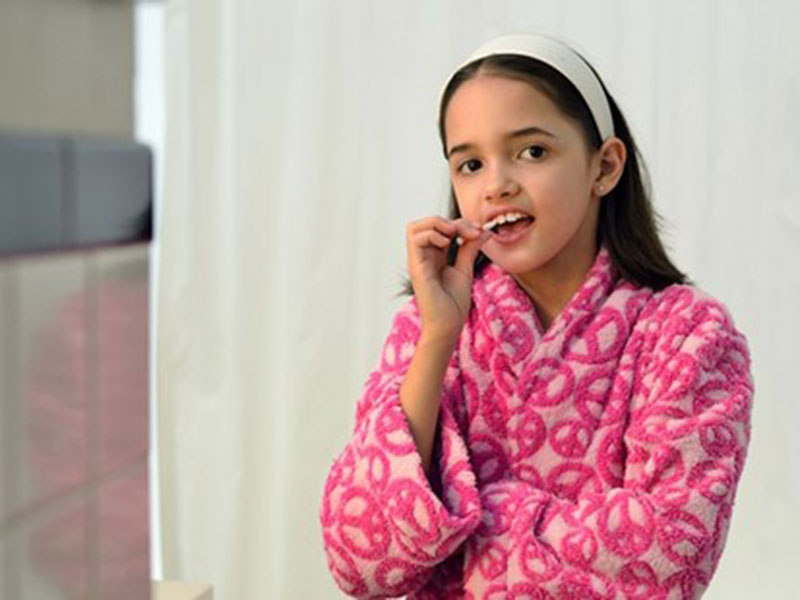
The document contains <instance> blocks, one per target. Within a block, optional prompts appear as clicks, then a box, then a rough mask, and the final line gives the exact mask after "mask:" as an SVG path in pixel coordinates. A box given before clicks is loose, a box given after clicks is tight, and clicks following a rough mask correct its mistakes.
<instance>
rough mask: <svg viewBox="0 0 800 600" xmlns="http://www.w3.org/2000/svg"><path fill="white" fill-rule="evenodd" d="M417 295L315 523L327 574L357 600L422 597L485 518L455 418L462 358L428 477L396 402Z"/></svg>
mask: <svg viewBox="0 0 800 600" xmlns="http://www.w3.org/2000/svg"><path fill="white" fill-rule="evenodd" d="M420 325H421V321H420V316H419V310H418V306H417V303H416V298H415V297H412V298H411V300H410V301H409V302H407V303H406V304H405V305H403V306H402V307H401V309H400V310H399V311H398V312H397V314H396V315H395V317H394V319H393V322H392V325H391V331H390V332H389V335H388V337H387V338H386V341H385V342H384V345H383V349H382V352H381V356H380V359H379V361H378V362H377V364H376V365H375V367H374V369H373V370H372V372H371V373H370V375H369V377H368V378H367V381H366V384H365V386H364V388H363V392H362V394H361V397H360V398H359V400H358V402H357V404H356V416H355V427H354V431H353V435H352V437H351V439H350V440H349V442H348V443H347V445H346V446H345V448H344V450H343V451H342V452H341V454H340V455H339V456H338V457H337V458H336V459H335V461H334V463H333V465H332V466H331V468H330V470H329V472H328V474H327V477H326V480H325V488H324V491H323V497H322V504H321V506H320V511H319V519H320V524H321V527H322V535H323V546H324V549H325V553H326V559H327V564H328V568H329V570H330V572H331V574H332V575H333V577H334V580H335V581H336V583H337V585H338V586H339V588H340V589H341V590H342V591H344V592H345V593H347V594H348V595H350V596H355V597H358V598H384V597H397V596H401V595H404V594H409V593H411V592H414V591H417V590H419V589H420V588H422V587H423V586H424V585H425V584H426V582H427V581H428V579H429V578H430V576H431V574H432V572H433V569H434V567H435V566H436V565H437V564H439V563H441V562H443V561H444V560H445V559H447V558H448V557H449V556H451V555H453V554H454V552H455V551H456V550H457V549H458V548H459V546H460V545H461V544H462V543H463V542H464V541H465V539H466V538H467V537H468V536H469V535H470V534H471V533H472V532H473V531H474V530H475V528H476V527H477V525H478V521H479V519H480V507H479V504H478V491H477V487H476V483H475V475H474V473H473V471H472V469H471V468H470V466H469V460H468V455H467V449H466V447H465V444H464V441H463V437H462V433H461V432H460V426H459V423H458V422H457V417H456V413H455V412H454V410H453V408H452V407H453V405H454V403H455V402H461V387H460V386H461V384H460V376H459V369H458V360H457V356H456V354H457V351H454V353H453V357H451V360H450V362H449V364H448V367H447V370H446V375H445V378H444V380H443V386H442V401H441V405H440V411H439V419H438V424H437V436H438V438H437V440H436V444H435V448H436V452H435V454H434V460H433V461H432V465H433V466H434V467H435V468H433V469H432V471H431V475H430V480H429V479H428V477H426V475H425V473H424V471H423V469H422V461H421V458H420V455H419V453H418V451H417V448H416V444H415V443H414V439H413V438H412V436H411V432H410V429H409V426H408V421H407V420H406V417H405V413H404V411H403V408H402V406H401V404H400V397H399V394H400V386H401V384H402V383H403V380H404V377H405V374H406V372H407V370H408V367H409V365H410V363H411V359H412V358H413V355H414V350H415V348H416V344H417V342H418V340H419V336H420V332H421V328H420Z"/></svg>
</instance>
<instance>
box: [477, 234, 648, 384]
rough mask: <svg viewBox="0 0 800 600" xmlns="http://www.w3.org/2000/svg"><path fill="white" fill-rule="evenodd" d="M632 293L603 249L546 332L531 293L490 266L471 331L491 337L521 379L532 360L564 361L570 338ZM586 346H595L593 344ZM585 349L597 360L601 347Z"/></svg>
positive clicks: (481, 278)
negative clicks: (620, 290) (608, 305)
mask: <svg viewBox="0 0 800 600" xmlns="http://www.w3.org/2000/svg"><path fill="white" fill-rule="evenodd" d="M619 287H624V288H625V289H626V290H627V293H624V292H623V293H622V294H621V295H619V294H618V295H617V296H616V298H615V299H614V300H611V296H612V294H613V292H614V291H615V290H616V289H617V288H619ZM634 290H635V287H634V286H633V285H632V284H630V283H629V282H627V281H626V280H625V279H622V278H620V276H619V274H618V272H617V270H616V268H615V267H614V264H613V262H612V260H611V257H610V255H609V252H608V248H607V247H606V246H605V244H601V246H600V248H599V249H598V252H597V254H596V255H595V259H594V262H593V263H592V266H591V267H590V268H589V270H588V271H587V273H586V275H585V277H584V279H583V282H582V283H581V284H580V286H579V287H578V289H577V290H576V291H575V293H574V294H573V295H572V297H571V298H570V299H569V300H568V301H567V304H566V305H565V306H564V307H563V308H562V310H561V311H560V312H559V313H558V314H557V315H556V316H555V317H554V318H553V320H552V321H551V323H550V326H549V327H548V328H547V330H546V331H545V330H544V327H543V325H542V322H541V320H540V319H539V315H538V314H537V312H536V308H535V305H534V303H533V300H532V299H531V298H530V297H529V296H528V294H527V292H526V291H525V290H524V289H523V288H522V287H521V286H520V285H519V284H518V283H517V281H516V280H515V279H514V278H513V277H512V276H511V275H510V274H509V273H508V272H507V271H505V270H504V269H503V268H502V267H500V266H498V265H496V264H495V263H489V264H487V265H486V266H485V267H484V268H483V270H482V271H481V273H480V274H479V276H478V277H477V278H476V279H475V282H474V284H473V302H474V305H475V308H476V309H477V310H476V311H475V312H474V313H473V319H472V322H471V326H472V327H473V328H474V329H476V330H478V331H473V337H474V338H484V337H490V338H492V341H493V342H494V344H496V345H498V346H499V349H500V350H501V352H502V354H503V355H504V356H505V358H506V362H507V363H508V365H509V367H510V368H511V370H512V371H513V372H514V374H515V375H517V376H519V375H520V373H521V370H522V368H523V365H524V364H525V363H528V362H530V360H531V359H538V358H540V357H545V356H551V357H553V358H558V357H561V356H562V350H564V347H565V344H566V342H567V341H569V338H571V337H574V335H576V334H577V331H583V329H584V328H585V326H586V325H587V322H588V321H591V320H592V319H593V317H594V316H595V315H596V313H597V312H598V311H600V310H601V309H602V307H603V305H604V304H605V303H607V302H609V301H610V300H611V302H612V304H614V305H616V304H618V303H619V302H623V301H624V298H627V297H628V296H629V295H630V293H632V292H633V291H634ZM617 308H619V307H617ZM586 343H587V344H590V345H591V344H592V341H591V340H587V341H586ZM572 349H573V348H572V345H571V346H570V350H572ZM575 350H576V351H578V352H579V350H578V349H577V348H575ZM585 350H586V355H587V356H589V355H593V356H597V352H598V348H591V347H587V348H586V349H585ZM601 350H602V349H601Z"/></svg>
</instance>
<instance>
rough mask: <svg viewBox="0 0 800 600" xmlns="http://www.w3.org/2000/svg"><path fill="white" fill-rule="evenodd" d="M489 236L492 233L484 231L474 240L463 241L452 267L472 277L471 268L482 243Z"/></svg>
mask: <svg viewBox="0 0 800 600" xmlns="http://www.w3.org/2000/svg"><path fill="white" fill-rule="evenodd" d="M491 236H492V232H491V231H488V230H486V231H482V232H481V234H480V235H479V236H478V237H476V238H475V239H472V240H464V242H463V243H462V244H461V247H460V248H459V250H458V254H456V260H455V263H454V264H453V266H454V267H455V268H456V269H458V270H459V271H461V272H462V273H466V274H467V275H469V277H473V276H474V273H473V268H474V266H475V259H476V258H477V257H478V252H480V249H481V247H482V246H483V244H484V242H486V240H488V239H489V238H490V237H491Z"/></svg>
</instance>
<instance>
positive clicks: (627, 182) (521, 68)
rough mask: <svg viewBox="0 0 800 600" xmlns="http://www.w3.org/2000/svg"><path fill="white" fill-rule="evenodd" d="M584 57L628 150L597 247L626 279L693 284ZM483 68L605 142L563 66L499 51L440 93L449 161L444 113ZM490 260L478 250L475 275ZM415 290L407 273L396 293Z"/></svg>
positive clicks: (595, 144)
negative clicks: (673, 255) (674, 256)
mask: <svg viewBox="0 0 800 600" xmlns="http://www.w3.org/2000/svg"><path fill="white" fill-rule="evenodd" d="M579 56H580V54H579ZM581 58H583V57H581ZM584 61H585V62H586V64H587V65H588V66H589V68H590V69H592V72H594V74H595V76H596V77H597V79H598V81H600V85H601V86H602V87H603V92H604V93H605V95H606V98H607V100H608V103H609V106H610V107H611V116H612V118H613V120H614V134H615V135H616V137H618V138H620V139H621V140H622V141H623V142H624V143H625V148H626V150H627V157H626V161H625V166H624V168H623V171H622V175H621V177H620V179H619V181H618V182H617V185H616V186H615V187H614V189H613V190H611V191H610V192H609V193H608V194H606V195H605V196H603V197H602V198H601V200H600V212H599V215H598V224H597V247H598V248H599V247H600V244H601V243H602V242H603V241H605V243H606V246H607V247H608V250H609V255H610V257H611V260H612V262H613V263H614V266H615V267H616V270H617V272H618V273H619V274H620V276H621V277H622V278H624V279H626V280H628V281H630V282H632V283H634V284H635V285H637V286H646V287H650V288H652V289H653V290H654V291H660V290H661V289H663V288H665V287H667V286H668V285H671V284H673V283H683V284H687V285H695V284H694V282H693V281H691V280H690V279H689V278H688V276H687V275H685V274H684V273H682V272H681V271H679V270H678V268H677V267H675V265H673V264H672V262H671V261H670V259H669V257H668V256H667V253H666V251H665V250H664V246H663V244H662V242H661V239H660V237H659V232H660V226H661V224H662V218H661V216H660V215H659V214H658V213H657V212H656V211H655V210H654V209H653V205H652V202H651V200H650V194H651V186H650V178H649V173H648V172H647V168H646V165H645V163H644V159H643V158H642V157H641V156H640V154H639V149H638V147H637V146H636V142H635V141H634V140H633V136H631V132H630V130H629V129H628V124H627V123H626V121H625V117H623V116H622V113H621V112H620V110H619V107H618V106H617V103H616V102H615V101H614V98H613V97H612V96H611V94H609V93H608V90H607V89H606V87H605V84H603V82H602V80H601V79H600V76H599V75H598V74H597V72H596V71H595V69H594V67H592V66H591V65H590V64H589V62H588V61H586V59H584ZM479 72H480V73H486V74H491V75H500V76H503V77H508V78H511V79H517V80H520V81H524V82H526V83H529V84H530V85H532V86H533V87H534V88H536V89H537V90H538V91H540V92H541V93H543V94H545V95H546V96H547V97H548V98H549V99H550V100H551V101H552V102H553V103H554V104H555V105H556V106H557V107H559V109H560V110H561V112H562V113H563V114H564V115H565V117H567V118H569V119H571V120H573V121H574V122H576V123H577V124H578V125H579V126H580V129H581V132H582V133H583V138H584V141H585V142H586V144H587V147H588V148H591V149H594V150H595V151H596V150H597V149H599V148H600V147H601V146H602V139H601V138H600V132H599V131H598V129H597V126H596V125H595V122H594V119H593V117H592V114H591V112H590V111H589V107H588V106H587V105H586V102H585V101H584V100H583V97H582V96H581V94H580V92H578V90H577V88H576V87H575V86H574V85H573V84H572V82H571V81H570V80H569V79H567V78H566V77H565V76H564V75H563V74H562V73H561V72H560V71H558V70H556V69H555V68H553V67H551V66H550V65H548V64H546V63H544V62H542V61H539V60H536V59H535V58H531V57H529V56H521V55H516V54H495V55H492V56H488V57H484V58H480V59H478V60H475V61H473V62H471V63H469V64H468V65H465V66H464V67H462V68H461V69H459V70H458V71H457V72H456V73H455V74H454V75H453V77H452V78H451V79H450V81H449V83H448V85H447V87H446V89H445V91H444V93H443V94H442V101H441V105H440V107H439V139H440V140H441V142H442V153H443V154H444V157H445V160H447V139H446V137H445V129H444V118H445V114H446V112H447V106H448V105H449V103H450V100H451V98H452V97H453V94H454V93H455V91H456V90H457V89H458V87H459V86H460V85H461V84H462V83H464V82H465V81H467V80H468V79H471V78H472V77H475V76H476V75H478V74H479ZM640 165H641V170H640ZM460 217H461V211H459V209H458V203H457V202H456V196H455V191H454V190H453V185H452V182H451V184H450V201H449V209H448V218H449V219H458V218H460ZM457 252H458V246H457V245H456V244H455V241H454V242H453V243H451V245H450V248H449V250H448V254H447V264H448V265H451V266H452V265H453V264H455V258H456V253H457ZM490 262H492V261H491V260H490V259H489V257H488V256H486V255H485V254H484V253H483V252H478V255H477V257H476V258H475V264H474V275H475V276H476V277H477V276H478V274H479V273H480V272H481V270H482V269H483V268H484V267H485V266H486V265H487V264H489V263H490ZM413 293H414V288H413V286H412V284H411V280H410V279H409V278H407V277H406V278H405V280H404V283H403V289H402V291H400V292H399V293H398V294H396V295H395V297H397V296H401V295H413Z"/></svg>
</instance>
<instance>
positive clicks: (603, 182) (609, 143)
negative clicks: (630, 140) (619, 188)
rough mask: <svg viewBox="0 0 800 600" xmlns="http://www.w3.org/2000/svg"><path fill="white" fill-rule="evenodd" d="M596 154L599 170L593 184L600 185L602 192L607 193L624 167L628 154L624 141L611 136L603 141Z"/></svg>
mask: <svg viewBox="0 0 800 600" xmlns="http://www.w3.org/2000/svg"><path fill="white" fill-rule="evenodd" d="M598 154H599V155H600V159H599V172H598V174H597V177H596V178H595V184H596V185H598V186H602V188H603V189H602V190H601V191H602V193H604V194H607V193H608V192H610V191H611V190H612V189H614V187H615V186H616V185H617V182H618V181H619V178H620V177H622V171H623V170H624V169H625V161H626V159H627V156H628V153H627V150H626V149H625V142H623V141H622V140H621V139H619V138H618V137H616V136H613V137H611V138H609V139H607V140H606V141H605V142H603V145H602V146H601V147H600V150H599V151H598ZM601 195H602V194H601Z"/></svg>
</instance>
